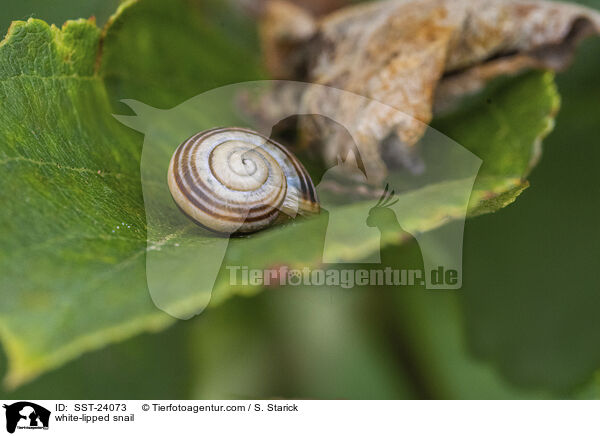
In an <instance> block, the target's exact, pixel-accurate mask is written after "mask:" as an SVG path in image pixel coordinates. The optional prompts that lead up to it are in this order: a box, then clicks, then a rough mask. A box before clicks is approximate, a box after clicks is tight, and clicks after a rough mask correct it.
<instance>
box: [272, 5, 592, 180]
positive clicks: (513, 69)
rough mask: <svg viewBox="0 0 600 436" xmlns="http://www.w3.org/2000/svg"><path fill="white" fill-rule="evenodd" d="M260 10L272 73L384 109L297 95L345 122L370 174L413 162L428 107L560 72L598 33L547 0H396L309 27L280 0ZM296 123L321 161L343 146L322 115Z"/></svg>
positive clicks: (415, 166)
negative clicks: (539, 73)
mask: <svg viewBox="0 0 600 436" xmlns="http://www.w3.org/2000/svg"><path fill="white" fill-rule="evenodd" d="M267 10H268V12H267V14H266V17H268V19H266V20H264V21H263V25H262V36H263V44H264V46H265V47H266V48H267V49H266V51H265V55H266V60H267V65H268V67H269V69H270V71H271V72H272V73H273V75H274V76H275V77H276V78H284V79H296V80H306V81H310V82H314V83H318V84H323V85H328V86H331V87H335V88H341V89H344V90H347V91H351V92H354V93H356V94H360V95H363V96H366V97H369V98H371V99H374V100H377V101H379V102H383V103H385V104H386V105H389V106H390V107H389V108H385V107H382V106H381V105H376V104H375V105H370V104H366V103H364V101H363V102H362V103H361V104H359V105H357V104H356V103H357V102H359V100H356V99H350V100H352V101H344V96H343V95H340V94H336V95H337V97H335V96H333V95H328V93H326V92H322V90H320V89H319V90H318V91H315V92H310V91H309V92H307V93H306V95H303V96H302V100H303V101H302V104H303V106H304V107H305V108H306V110H307V112H310V111H311V108H314V107H324V106H328V107H330V108H331V110H333V111H335V113H336V119H337V120H340V121H341V122H342V124H344V125H345V126H347V127H349V128H351V129H353V132H352V133H353V136H354V137H355V138H358V141H359V142H361V144H359V147H360V150H361V154H362V155H363V158H364V159H365V164H366V166H367V169H368V171H369V173H370V174H375V175H376V174H379V175H381V176H380V177H378V178H383V176H385V174H386V168H387V167H399V166H401V167H406V168H407V169H408V170H411V171H414V172H418V171H419V170H420V169H421V168H420V164H419V159H418V156H416V153H415V151H414V147H413V146H414V144H415V143H417V141H418V140H419V139H420V137H421V136H422V135H423V133H424V130H425V128H426V124H427V123H428V122H429V121H430V120H431V118H432V116H433V113H434V110H435V111H443V110H448V109H449V108H451V107H453V106H454V105H455V103H456V101H457V100H458V99H460V98H461V97H462V96H464V95H465V94H468V93H473V92H476V91H478V90H479V89H481V88H482V87H483V86H484V85H485V84H486V83H487V82H488V81H489V80H491V79H493V78H495V77H497V76H499V75H505V74H515V73H517V72H520V71H523V70H525V69H531V68H549V69H554V70H557V69H562V68H564V67H566V66H567V65H568V63H569V61H570V60H571V57H572V55H573V51H574V48H575V46H576V44H577V42H579V41H580V40H581V38H583V37H585V36H588V35H590V34H595V33H598V32H599V31H600V14H598V12H596V11H594V10H591V9H588V8H584V7H581V6H576V5H572V4H566V3H557V2H549V1H522V0H505V1H503V0H394V1H384V2H374V3H366V4H360V5H357V6H352V7H347V8H344V9H341V10H338V11H336V12H334V13H332V14H330V15H327V16H325V17H324V18H322V19H319V20H315V21H314V22H313V24H310V22H309V20H308V16H307V15H306V13H303V15H300V14H299V13H298V12H297V11H295V7H293V6H290V5H289V4H287V3H285V2H282V1H277V2H275V3H273V4H272V7H268V8H267ZM299 17H301V19H299ZM294 22H295V24H294ZM300 23H302V26H301V28H300V27H299V24H300ZM311 27H312V29H313V30H312V31H307V29H309V28H311ZM275 29H286V32H287V33H285V32H281V31H275ZM282 33H285V35H283V36H284V37H281V35H282ZM398 111H401V112H402V114H401V113H399V112H398ZM303 129H304V130H305V132H308V133H309V134H312V135H314V136H318V137H319V138H321V139H322V140H323V141H322V143H323V144H326V145H325V146H324V150H323V151H324V156H325V158H326V159H327V160H329V161H332V159H335V156H337V155H339V154H341V153H343V151H344V149H345V148H346V147H347V144H346V142H347V141H346V138H345V137H341V136H340V135H338V134H337V133H336V131H335V130H331V131H329V130H328V129H330V127H329V126H328V125H327V123H326V122H323V121H322V120H313V121H312V122H311V123H309V124H306V125H304V126H303Z"/></svg>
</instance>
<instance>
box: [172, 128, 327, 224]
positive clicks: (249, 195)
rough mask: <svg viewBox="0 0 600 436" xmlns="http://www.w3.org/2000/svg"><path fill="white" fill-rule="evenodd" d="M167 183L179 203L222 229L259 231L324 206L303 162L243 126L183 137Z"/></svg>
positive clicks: (197, 218)
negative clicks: (278, 221) (320, 205)
mask: <svg viewBox="0 0 600 436" xmlns="http://www.w3.org/2000/svg"><path fill="white" fill-rule="evenodd" d="M168 182H169V190H170V191H171V195H172V196H173V199H174V200H175V203H177V206H179V208H180V209H181V210H182V211H183V212H184V213H185V214H186V215H187V216H188V217H190V218H191V219H192V220H194V221H196V222H197V223H199V224H201V225H202V226H204V227H206V228H208V229H210V230H213V231H215V232H219V233H228V234H232V233H249V232H255V231H257V230H260V229H264V228H265V227H268V226H270V225H271V224H273V223H274V222H275V221H277V220H278V219H281V218H283V217H285V216H289V217H295V216H296V215H297V214H300V215H311V214H316V213H319V210H320V208H319V202H318V199H317V193H316V191H315V187H314V185H313V183H312V180H311V179H310V176H309V175H308V173H307V172H306V169H305V168H304V167H303V166H302V164H301V163H300V161H298V159H296V157H295V156H294V155H292V154H291V153H290V152H289V151H288V150H286V149H285V147H284V146H282V145H281V144H278V143H277V142H275V141H273V140H271V139H269V138H267V137H265V136H263V135H261V134H259V133H257V132H254V131H252V130H249V129H244V128H238V127H232V128H218V129H211V130H206V131H204V132H200V133H197V134H195V135H194V136H192V137H191V138H189V139H188V140H186V141H185V142H183V143H182V144H181V145H180V146H179V147H178V148H177V150H175V153H173V157H172V158H171V163H170V165H169V174H168ZM282 213H283V215H282Z"/></svg>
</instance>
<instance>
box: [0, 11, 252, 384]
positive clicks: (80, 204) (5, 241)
mask: <svg viewBox="0 0 600 436" xmlns="http://www.w3.org/2000/svg"><path fill="white" fill-rule="evenodd" d="M145 5H150V6H151V9H152V8H153V10H156V2H154V3H151V2H144V3H143V4H142V3H129V4H127V5H124V6H123V7H122V8H121V13H125V12H127V14H128V15H129V16H130V17H133V18H132V19H135V17H136V14H139V15H142V16H143V15H144V14H147V13H148V11H147V10H146V9H145V7H144V6H145ZM173 8H174V9H176V10H177V9H182V10H181V11H180V12H178V13H179V14H183V15H185V14H186V12H185V9H183V8H184V3H183V2H178V3H177V4H175V3H173ZM113 21H116V22H119V18H118V17H116V18H114V19H113ZM119 23H120V22H119ZM113 26H114V24H113ZM113 26H111V27H110V28H109V29H114V27H113ZM119 28H120V29H122V30H123V31H125V30H127V25H123V24H119ZM170 28H171V30H172V31H176V32H178V33H180V34H181V33H184V32H185V29H181V28H180V27H179V24H178V23H176V22H171V23H170ZM167 31H168V28H167V29H164V32H163V34H162V35H160V38H164V37H166V36H167V35H166V32H167ZM111 32H112V31H109V32H108V33H109V34H110V33H111ZM195 36H196V35H194V34H193V33H191V34H190V35H189V39H188V40H187V41H181V40H179V43H181V44H182V46H185V47H189V46H191V45H192V44H193V43H194V37H195ZM158 38H159V37H158V36H156V39H158ZM100 42H101V32H100V30H99V29H98V28H97V27H96V26H95V25H94V23H93V22H90V21H85V20H79V21H72V22H68V23H66V24H65V26H64V27H63V28H62V29H58V28H56V27H54V26H48V25H47V24H46V23H44V22H42V21H40V20H29V21H27V22H15V23H13V25H12V26H11V29H10V31H9V34H8V35H7V37H6V39H5V40H4V41H3V42H2V44H1V45H0V105H1V108H0V125H1V126H2V128H1V129H0V147H1V148H0V164H1V165H2V167H1V168H2V178H1V180H0V190H1V194H0V195H1V201H2V204H3V206H4V207H3V208H2V213H1V215H0V222H1V223H2V225H3V229H4V231H3V232H2V234H1V236H0V241H1V244H2V248H3V249H2V252H1V253H0V268H1V285H0V295H1V298H2V301H4V303H3V304H2V306H1V308H0V337H1V338H2V342H3V345H4V347H5V350H6V353H7V355H8V363H9V370H8V372H7V374H6V376H5V382H6V385H7V386H9V387H10V386H17V385H20V384H22V383H24V382H25V381H28V380H30V379H32V378H34V377H35V376H37V375H38V374H40V373H41V372H44V371H47V370H48V369H50V368H54V367H57V366H60V365H62V364H63V363H64V362H66V361H68V360H70V359H72V358H74V357H76V356H79V355H80V354H81V353H82V352H85V351H87V350H92V349H96V348H99V347H102V346H104V345H105V344H107V343H111V342H115V341H120V340H123V339H125V338H127V337H130V336H132V335H135V334H139V333H140V332H142V331H155V330H158V329H162V328H164V327H165V326H167V325H169V324H171V323H172V322H173V319H171V318H169V317H168V316H166V315H165V314H164V313H162V312H160V311H159V310H157V309H156V308H155V306H154V305H153V304H152V302H151V300H150V297H149V295H148V291H147V289H146V279H145V265H144V255H145V250H146V228H145V216H144V208H143V200H142V195H141V186H140V178H139V177H140V176H139V150H140V142H139V137H138V136H137V135H136V134H134V133H133V132H131V131H130V130H129V129H127V128H126V127H124V126H122V125H120V124H119V123H118V122H117V121H115V120H114V118H113V117H112V115H111V113H112V111H113V110H112V108H111V102H110V100H109V96H108V93H107V88H106V85H105V82H104V79H103V77H102V76H101V75H100V74H98V73H97V72H96V71H95V68H96V65H97V62H98V59H99V56H100V55H101V52H100V50H101V48H102V50H103V53H104V54H105V55H106V54H107V53H110V52H111V50H112V48H111V45H110V44H108V43H105V44H103V45H102V44H101V43H100ZM223 44H225V43H223ZM167 48H168V47H164V49H165V50H166V49H167ZM115 50H118V48H115ZM203 50H204V51H210V50H212V47H210V46H209V47H205V48H204V49H202V48H201V49H198V50H197V51H196V52H197V53H201V52H202V51H203ZM180 54H182V53H180ZM140 55H142V56H143V55H144V54H143V53H140ZM123 57H124V58H125V56H123ZM130 57H131V56H129V58H130ZM184 60H185V59H180V62H183V61H184ZM199 62H201V61H199ZM198 71H202V69H200V68H198V69H196V72H195V76H196V77H198V76H199V73H198ZM204 74H205V76H207V77H210V83H211V84H214V83H218V81H219V80H221V79H220V78H221V71H220V70H219V69H218V68H215V69H213V70H211V71H208V72H205V73H204ZM245 74H246V73H245V72H240V75H239V76H238V77H237V80H243V79H244V78H248V77H249V76H246V75H245ZM227 78H228V79H232V78H233V76H231V74H229V76H227ZM17 193H18V194H17ZM15 195H17V196H15Z"/></svg>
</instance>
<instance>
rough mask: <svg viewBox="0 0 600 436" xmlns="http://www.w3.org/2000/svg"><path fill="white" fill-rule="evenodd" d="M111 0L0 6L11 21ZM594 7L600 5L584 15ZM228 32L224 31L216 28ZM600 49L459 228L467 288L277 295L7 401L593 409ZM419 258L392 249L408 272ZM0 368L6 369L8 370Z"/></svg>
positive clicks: (180, 327)
mask: <svg viewBox="0 0 600 436" xmlns="http://www.w3.org/2000/svg"><path fill="white" fill-rule="evenodd" d="M118 3H119V2H118V1H116V0H93V1H86V2H80V1H75V0H55V1H52V2H48V1H47V0H26V1H24V0H19V1H16V0H9V1H5V2H4V5H3V8H2V10H0V27H1V28H2V29H1V30H2V32H3V33H4V32H5V31H6V29H7V28H8V25H9V24H10V21H11V20H14V19H24V18H27V17H30V16H34V17H37V18H41V19H44V20H47V21H48V22H52V23H56V24H57V25H60V24H62V22H63V21H64V20H66V19H68V18H77V17H87V16H91V15H94V16H96V17H97V20H98V23H99V25H102V24H103V23H104V22H105V21H106V20H107V18H108V16H109V15H110V14H111V13H112V12H113V11H114V10H115V9H116V6H117V5H118ZM582 3H586V4H588V5H589V6H592V7H595V8H599V9H600V1H592V0H589V1H586V2H582ZM224 31H228V30H227V29H224ZM598 71H600V39H599V38H594V39H592V40H588V41H586V42H585V43H584V44H583V45H582V46H581V47H580V49H579V50H578V54H577V57H576V60H575V63H574V64H573V66H572V68H570V69H569V70H568V71H567V72H565V73H561V74H559V75H558V76H557V83H558V86H559V91H560V93H561V96H562V108H561V111H560V114H559V116H558V118H557V120H556V127H555V130H554V131H553V133H552V134H551V135H550V136H549V137H548V138H547V139H546V140H545V141H544V154H543V158H542V160H541V162H540V164H539V165H538V166H537V167H536V168H535V170H534V171H533V174H532V175H531V177H530V182H531V187H530V188H529V189H527V190H526V191H525V192H524V193H523V194H522V195H521V196H520V197H519V198H518V199H517V201H516V202H515V203H514V204H513V205H511V206H509V207H507V208H505V209H503V210H501V211H499V212H497V213H495V214H492V215H486V216H482V217H479V218H475V219H471V220H469V221H467V224H466V229H465V242H464V244H465V245H464V273H463V274H464V287H463V289H462V290H460V291H457V292H454V291H444V292H428V291H424V290H422V289H413V290H407V289H403V290H402V291H401V292H399V291H397V290H393V289H383V288H373V289H369V288H356V289H352V290H344V289H339V290H336V289H314V288H312V289H284V290H277V291H267V292H263V293H261V294H260V295H258V296H255V297H252V298H235V299H232V300H230V301H229V302H227V303H225V304H223V305H221V306H219V307H217V308H214V309H211V310H209V311H207V312H205V313H204V314H202V315H201V316H198V317H196V318H195V319H192V320H190V321H185V322H183V321H182V322H178V323H177V324H176V325H175V326H174V327H172V328H170V329H168V330H167V331H164V332H162V333H159V334H154V335H148V334H146V335H142V336H139V337H137V338H134V339H131V340H128V341H126V342H123V343H120V344H117V345H113V346H110V347H107V348H105V349H102V350H100V351H96V352H92V353H89V354H86V355H84V356H83V357H81V358H79V359H78V360H76V361H73V362H71V363H68V364H67V365H65V366H64V367H62V368H60V369H58V370H55V371H53V372H50V373H47V374H45V375H43V376H42V377H40V378H39V379H37V380H35V381H34V382H32V383H29V384H27V385H25V386H23V387H21V388H19V389H18V390H16V391H12V392H5V391H0V395H1V396H2V397H10V398H38V399H43V398H55V399H58V398H65V399H68V398H88V399H94V398H102V399H109V398H139V399H148V398H156V399H159V398H161V399H166V398H255V397H294V398H360V399H363V398H364V399H367V398H381V399H383V398H461V399H462V398H551V397H554V398H555V397H559V398H592V397H594V398H597V397H598V396H600V384H599V383H600V381H599V380H598V379H599V378H600V373H598V371H597V370H598V368H600V346H599V344H600V316H599V314H600V269H598V268H597V260H598V258H599V255H600V232H598V230H597V223H598V222H599V221H600V219H599V218H600V207H599V206H598V205H597V204H596V203H597V200H596V199H597V198H598V193H599V192H598V191H599V190H600V183H598V173H597V169H596V166H597V163H598V162H600V147H599V146H600V141H599V140H598V138H599V135H600V111H599V110H598V106H599V104H600V80H598V77H599V75H598ZM416 248H417V247H415V246H403V247H390V248H388V249H386V251H385V253H383V254H382V255H383V260H384V262H386V263H388V264H390V265H399V264H403V265H405V264H406V262H411V263H415V262H417V263H418V262H419V260H418V259H415V257H416V253H418V250H416ZM1 359H2V360H3V361H2V362H0V363H1V364H0V368H6V365H5V358H4V357H2V358H1Z"/></svg>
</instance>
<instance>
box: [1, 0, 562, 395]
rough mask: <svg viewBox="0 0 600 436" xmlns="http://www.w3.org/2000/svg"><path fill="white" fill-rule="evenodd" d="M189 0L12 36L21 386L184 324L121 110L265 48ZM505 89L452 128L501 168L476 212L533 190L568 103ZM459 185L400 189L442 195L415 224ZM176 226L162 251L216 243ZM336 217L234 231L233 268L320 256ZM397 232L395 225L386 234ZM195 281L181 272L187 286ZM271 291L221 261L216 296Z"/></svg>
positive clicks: (11, 211) (486, 173)
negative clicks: (158, 265) (158, 277)
mask: <svg viewBox="0 0 600 436" xmlns="http://www.w3.org/2000/svg"><path fill="white" fill-rule="evenodd" d="M191 7H192V9H190V6H189V3H188V2H184V1H183V0H181V1H179V0H178V1H173V2H169V5H168V7H166V6H165V3H164V2H159V1H157V0H141V1H139V2H127V3H125V4H124V5H122V6H121V8H120V9H119V12H118V14H117V15H116V16H115V17H113V18H112V19H111V20H110V23H109V25H108V27H107V28H106V29H105V31H104V32H102V33H101V31H100V30H99V29H98V28H97V27H96V26H95V25H94V24H93V23H92V22H89V21H85V20H79V21H72V22H68V23H66V24H65V26H63V28H62V29H58V28H56V27H54V26H48V25H47V24H46V23H44V22H42V21H40V20H29V21H27V22H26V23H24V22H16V23H14V24H13V25H12V26H11V29H10V31H9V34H8V35H7V37H6V39H5V40H4V41H3V42H2V43H1V45H0V165H1V168H2V177H1V178H0V196H1V197H0V198H1V200H2V205H3V206H4V207H3V208H2V211H1V212H0V224H1V225H2V228H3V229H4V230H3V232H2V234H1V235H0V243H1V244H2V248H3V249H2V252H1V253H0V276H1V279H0V280H1V281H0V298H1V299H2V301H3V304H2V306H1V307H0V338H1V339H2V343H3V345H4V348H5V350H6V354H7V358H8V364H9V369H8V372H7V374H6V376H5V382H6V385H7V386H9V387H14V386H18V385H20V384H22V383H24V382H26V381H28V380H31V379H32V378H34V377H36V376H37V375H39V374H41V373H43V372H44V371H47V370H49V369H51V368H56V367H58V366H60V365H62V364H63V363H65V362H66V361H68V360H70V359H73V358H75V357H77V356H79V355H80V354H82V353H83V352H86V351H89V350H93V349H97V348H100V347H102V346H104V345H106V344H109V343H112V342H116V341H121V340H124V339H126V338H128V337H131V336H133V335H136V334H139V333H140V332H143V331H156V330H160V329H163V328H165V327H166V326H167V325H169V324H171V323H172V322H173V319H172V318H170V317H168V316H166V315H165V314H164V313H163V312H161V311H159V310H158V309H156V307H155V306H154V305H153V303H152V301H151V299H150V295H149V293H148V289H147V287H146V275H145V273H146V271H145V257H146V252H147V248H148V247H147V241H146V239H147V238H146V236H147V235H146V232H147V228H146V222H145V211H144V202H143V199H142V189H141V184H140V170H139V165H140V143H141V141H140V137H139V135H138V134H136V133H134V132H133V131H131V130H129V129H127V128H126V127H124V126H122V125H120V124H119V123H118V122H117V121H115V120H114V119H113V118H112V115H111V113H112V112H113V111H114V109H113V108H114V107H116V104H117V103H116V100H118V99H121V98H135V99H139V100H141V101H144V102H146V103H149V104H153V105H157V106H160V107H170V106H173V105H175V104H177V103H180V102H181V101H182V100H184V99H186V98H188V97H191V96H193V95H195V94H196V93H199V92H202V91H205V90H207V89H209V88H212V87H215V86H220V85H224V84H226V83H233V82H240V81H244V80H250V79H255V78H259V77H260V69H259V67H258V66H257V65H258V51H257V50H256V49H255V48H252V47H249V46H247V45H246V46H244V45H241V44H240V42H239V39H237V38H235V39H230V38H228V37H227V36H224V33H225V32H223V31H222V30H221V28H220V24H219V22H214V21H211V20H210V19H209V17H210V14H213V13H218V10H219V7H220V6H218V5H216V4H215V3H209V5H208V6H206V7H203V8H202V9H193V8H194V7H195V6H191ZM219 16H221V17H222V16H223V15H219ZM241 28H243V27H241ZM493 92H494V94H493V95H494V96H495V97H494V100H493V102H494V103H493V104H492V105H487V103H485V102H483V103H482V102H481V101H479V102H478V103H474V105H473V106H472V107H471V109H470V110H471V111H472V112H470V113H467V114H462V115H461V116H460V117H457V118H455V119H452V120H451V121H447V122H446V123H445V124H444V121H443V120H442V121H441V124H440V126H441V127H440V128H441V130H442V131H444V132H446V133H447V134H448V135H449V136H451V137H453V138H454V139H455V140H457V141H458V142H459V143H462V144H463V145H465V146H466V147H468V148H470V149H472V150H473V151H474V152H475V153H476V154H478V155H479V156H480V157H482V158H483V159H484V161H486V163H487V162H488V161H490V165H489V169H488V168H487V167H486V166H484V168H483V169H482V174H481V178H480V180H478V182H477V184H476V189H475V191H474V192H473V194H472V196H471V202H470V207H471V213H482V212H491V211H494V210H497V209H498V208H499V207H503V206H505V205H506V204H508V203H510V202H511V201H513V200H514V198H515V197H516V195H518V194H519V193H520V192H521V190H522V189H523V188H524V186H525V185H526V182H525V181H524V178H525V177H526V175H527V174H528V172H529V169H530V167H531V165H532V162H533V161H534V160H535V157H536V156H537V152H538V149H539V140H540V138H541V137H542V136H543V135H544V134H545V133H546V132H547V131H548V128H549V126H550V124H551V121H550V120H551V119H552V117H553V116H554V114H555V112H556V106H557V96H556V92H555V89H554V86H553V82H552V77H551V76H550V75H548V74H539V73H537V74H531V75H527V76H524V77H521V78H518V79H516V80H514V81H510V82H508V83H505V84H504V85H503V86H501V87H499V88H498V89H496V90H495V91H494V90H493ZM515 111H516V113H515ZM167 133H169V132H167ZM177 135H179V136H180V135H182V132H177ZM174 139H176V138H175V137H174V136H171V137H168V136H167V137H165V138H163V140H165V141H169V143H171V142H170V141H171V140H174ZM177 139H178V140H180V139H181V138H179V137H177ZM176 143H177V142H175V144H176ZM453 183H460V180H448V181H444V182H440V183H439V185H437V186H427V187H424V188H422V189H420V190H417V191H414V192H408V193H407V194H406V195H405V196H404V197H403V201H406V202H407V203H406V204H411V202H416V203H418V202H419V201H420V199H422V198H429V197H434V198H438V199H441V200H443V201H440V202H438V203H436V204H437V207H436V208H435V209H433V210H429V211H426V213H424V212H421V213H420V214H418V213H416V212H415V215H414V216H413V217H412V218H411V219H412V222H413V223H414V227H413V228H414V229H416V230H421V231H427V230H430V229H434V228H436V227H438V226H440V225H442V224H443V223H445V222H447V221H448V220H449V219H452V218H458V217H460V208H458V207H457V203H456V200H455V199H453V198H452V197H451V196H447V195H446V192H449V191H450V188H451V186H452V184H453ZM161 189H162V190H163V191H162V192H163V193H164V186H163V187H161ZM358 209H360V213H363V212H364V205H360V204H359V205H350V206H343V207H341V208H340V209H339V211H341V212H343V213H347V214H348V216H352V214H353V213H354V214H355V215H356V213H358V212H353V211H354V210H358ZM174 222H175V224H176V226H175V229H174V228H173V226H168V227H165V228H164V229H159V231H158V232H155V233H153V234H151V235H150V244H149V247H150V248H151V249H152V250H153V251H157V252H160V253H161V254H163V255H165V256H167V257H168V255H169V253H174V252H175V247H176V244H178V243H182V244H183V243H185V244H194V243H200V244H202V243H207V244H210V243H213V242H214V238H213V237H212V236H210V235H207V234H206V233H203V232H201V231H199V230H198V229H197V228H195V227H194V226H190V225H189V224H187V223H186V221H185V219H182V217H181V216H178V217H176V218H175V221H174ZM183 223H186V224H183ZM326 224H327V216H326V215H322V216H321V217H319V218H316V219H313V220H300V221H296V222H293V223H291V224H290V225H286V226H282V227H278V228H274V229H271V230H269V231H265V232H262V233H259V234H257V235H254V236H253V237H251V238H244V239H237V240H235V241H233V243H232V245H231V247H230V248H229V249H228V251H227V258H226V259H225V261H224V265H227V264H229V263H232V264H234V263H235V262H236V261H237V260H239V259H240V258H244V259H248V258H252V259H253V261H252V262H251V263H250V264H249V265H248V266H250V267H266V266H269V265H272V264H274V263H281V262H285V263H288V264H290V265H309V264H315V263H318V262H320V259H321V257H320V256H321V254H322V244H323V232H324V229H325V226H326ZM180 225H182V226H180ZM177 226H180V227H177ZM395 239H397V237H396V238H394V235H393V234H388V235H387V236H386V238H385V239H384V241H383V242H384V244H385V243H391V242H392V241H394V240H395ZM283 240H285V241H286V244H282V243H281V241H283ZM290 244H294V246H295V250H294V251H291V250H289V249H288V248H287V247H289V245H290ZM378 248H379V242H378V239H374V238H372V239H368V240H365V241H364V243H363V244H361V245H360V246H357V247H345V246H340V247H336V250H337V252H338V253H339V255H340V257H343V258H346V259H355V260H358V259H360V258H362V257H364V256H366V255H368V254H369V253H370V252H372V251H373V250H376V249H378ZM254 253H262V254H260V255H258V256H257V255H255V254H254ZM185 274H190V272H185V271H184V275H183V276H182V277H181V279H182V280H186V279H189V275H188V276H186V275H185ZM259 290H260V289H259V288H248V287H230V286H229V285H228V280H227V272H226V271H225V270H223V271H222V273H221V275H220V277H219V278H218V279H217V284H216V286H215V289H214V293H213V300H212V302H211V304H213V305H214V304H218V303H219V302H222V301H224V300H226V299H228V298H229V297H230V296H231V295H232V294H234V293H255V292H258V291H259ZM201 291H204V292H205V293H206V292H210V290H207V289H201ZM169 303H170V304H173V305H175V306H177V307H183V308H185V310H186V311H189V312H192V313H193V312H194V311H197V310H200V309H201V308H202V307H203V305H205V304H206V299H205V296H203V295H200V296H198V295H196V294H195V293H190V294H183V295H179V296H178V295H175V296H174V297H173V299H172V301H170V302H169Z"/></svg>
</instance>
